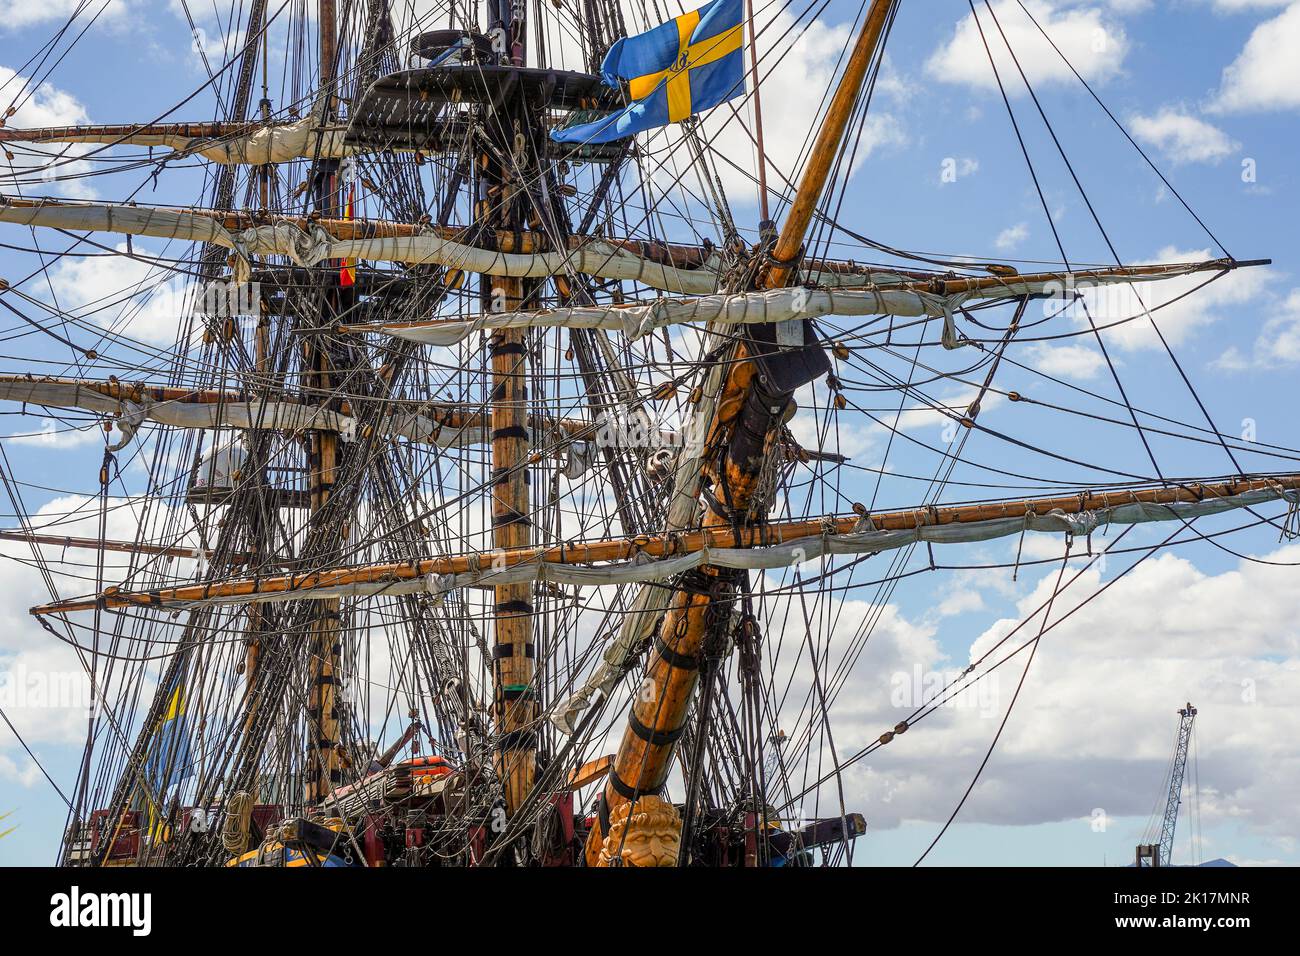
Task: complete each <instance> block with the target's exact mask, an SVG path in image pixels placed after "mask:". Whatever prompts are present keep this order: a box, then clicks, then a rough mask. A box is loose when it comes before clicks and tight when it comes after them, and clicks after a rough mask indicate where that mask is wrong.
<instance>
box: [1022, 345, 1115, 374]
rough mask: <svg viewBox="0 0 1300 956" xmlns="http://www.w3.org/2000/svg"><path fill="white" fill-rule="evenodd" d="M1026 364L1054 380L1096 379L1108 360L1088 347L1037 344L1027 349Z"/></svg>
mask: <svg viewBox="0 0 1300 956" xmlns="http://www.w3.org/2000/svg"><path fill="white" fill-rule="evenodd" d="M1025 362H1026V364H1028V365H1032V366H1033V367H1034V368H1036V369H1038V371H1040V372H1042V373H1043V374H1044V375H1051V376H1052V377H1053V378H1074V379H1079V378H1082V379H1088V378H1096V377H1097V373H1098V372H1100V371H1101V370H1102V369H1103V368H1105V366H1106V359H1105V357H1104V356H1103V355H1102V354H1101V352H1099V351H1097V350H1096V349H1094V348H1089V347H1088V346H1086V345H1048V344H1047V343H1045V342H1036V343H1034V344H1032V345H1030V346H1029V347H1028V348H1026V349H1025Z"/></svg>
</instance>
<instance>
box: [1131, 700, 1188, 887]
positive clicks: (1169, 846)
mask: <svg viewBox="0 0 1300 956" xmlns="http://www.w3.org/2000/svg"><path fill="white" fill-rule="evenodd" d="M1178 716H1179V718H1180V719H1179V722H1178V742H1177V743H1176V744H1175V745H1174V763H1173V768H1172V769H1171V771H1170V773H1169V797H1168V799H1167V800H1166V802H1165V816H1164V820H1163V821H1162V822H1161V824H1160V842H1159V843H1142V844H1139V845H1138V848H1137V865H1138V866H1139V867H1143V866H1169V858H1170V857H1171V856H1172V855H1173V852H1174V829H1175V827H1177V825H1178V807H1179V806H1180V805H1181V804H1182V802H1183V773H1184V772H1185V771H1186V769H1187V748H1188V746H1189V744H1190V743H1191V740H1192V725H1193V724H1194V723H1195V722H1196V708H1195V707H1193V706H1192V705H1191V703H1190V702H1189V703H1188V704H1187V706H1186V707H1184V708H1183V709H1182V710H1180V711H1178Z"/></svg>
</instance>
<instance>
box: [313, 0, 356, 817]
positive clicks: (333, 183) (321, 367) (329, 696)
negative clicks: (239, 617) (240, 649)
mask: <svg viewBox="0 0 1300 956" xmlns="http://www.w3.org/2000/svg"><path fill="white" fill-rule="evenodd" d="M319 20H320V23H319V28H320V29H319V37H320V51H319V53H320V95H321V96H322V97H324V98H325V102H324V113H323V114H322V116H323V121H328V119H329V118H330V117H332V116H333V115H334V109H335V102H336V101H335V96H334V81H335V76H334V73H335V63H336V62H337V60H338V17H337V9H336V5H335V0H320V9H319ZM337 176H338V162H337V161H335V160H320V161H318V162H317V164H316V169H315V179H316V209H317V211H318V212H319V213H320V214H321V215H322V216H327V217H329V218H337V217H338V205H339V204H338V182H337ZM331 275H333V273H331ZM335 281H337V278H335ZM338 294H339V293H338V290H337V289H336V288H333V287H331V288H328V289H326V290H325V292H324V295H323V297H322V299H323V301H322V306H321V311H322V315H321V318H322V325H323V326H324V327H328V326H329V323H330V322H331V321H332V320H333V313H334V311H335V307H336V306H337V305H338ZM305 359H306V368H304V369H303V372H304V375H303V378H304V382H303V384H304V385H305V386H307V388H308V389H309V390H311V391H313V392H315V394H316V396H317V399H318V401H319V402H320V403H321V404H322V405H324V404H326V403H327V402H329V393H330V391H331V385H332V376H331V374H330V360H329V354H328V352H326V350H325V349H324V348H322V346H321V340H320V337H319V336H313V337H312V339H311V340H310V341H309V343H308V344H307V347H306V352H305ZM308 441H309V445H308V449H309V450H308V467H307V472H308V487H307V491H308V498H309V501H310V509H311V511H310V517H309V519H308V526H309V528H310V530H311V532H312V534H309V536H308V540H309V541H310V540H311V539H312V538H313V537H315V536H317V535H323V534H328V533H329V529H327V528H320V527H317V525H318V524H319V516H320V515H321V514H322V512H324V511H325V505H326V504H327V503H328V501H329V498H330V494H331V492H332V489H333V487H334V478H335V474H336V471H337V468H338V464H339V461H338V456H339V435H338V432H336V431H328V430H313V431H312V432H311V433H310V435H309V438H308ZM347 531H348V529H347V528H346V527H344V528H340V529H338V531H337V532H336V533H337V535H338V540H339V543H341V542H342V541H343V539H344V538H346V536H347ZM340 607H341V604H340V602H339V600H338V599H337V598H334V599H332V600H328V601H321V602H319V604H318V605H317V607H316V609H315V612H314V614H313V615H312V619H311V623H310V624H309V625H308V630H307V633H308V637H309V640H308V654H309V657H308V667H307V672H308V686H307V724H306V734H307V748H306V755H305V756H306V759H305V761H304V765H303V803H304V804H305V805H306V806H307V807H312V806H314V805H316V804H318V803H320V802H321V801H322V800H324V799H325V798H326V797H327V796H328V795H329V794H330V792H331V791H332V790H333V789H334V788H336V787H339V786H341V785H342V783H343V775H342V773H343V772H342V766H341V762H340V759H339V694H338V687H339V664H340V659H341V657H342V627H341V618H340Z"/></svg>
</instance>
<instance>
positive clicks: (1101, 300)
mask: <svg viewBox="0 0 1300 956" xmlns="http://www.w3.org/2000/svg"><path fill="white" fill-rule="evenodd" d="M1212 258H1214V254H1213V253H1212V252H1211V250H1209V249H1178V248H1176V247H1174V246H1166V247H1165V248H1163V249H1161V250H1160V251H1159V252H1157V253H1156V254H1155V256H1153V257H1152V258H1150V259H1148V260H1146V261H1148V262H1150V263H1173V262H1200V261H1204V260H1207V259H1212ZM1209 275H1210V274H1207V273H1198V274H1193V275H1189V276H1179V277H1176V278H1171V279H1165V280H1161V281H1158V282H1148V283H1138V284H1134V285H1126V284H1117V285H1110V286H1094V287H1091V288H1088V289H1085V290H1083V298H1084V300H1085V301H1086V302H1087V306H1088V312H1089V313H1090V314H1091V316H1092V319H1093V321H1094V322H1096V324H1097V325H1098V326H1110V327H1109V328H1105V329H1104V330H1103V331H1102V335H1103V336H1105V339H1106V343H1107V345H1110V344H1111V343H1114V344H1115V345H1118V346H1119V347H1120V348H1122V349H1125V350H1129V351H1133V350H1137V349H1149V348H1160V339H1159V337H1158V336H1157V335H1156V331H1155V329H1154V328H1153V327H1152V324H1151V321H1150V320H1148V319H1147V317H1146V315H1145V314H1144V312H1143V305H1144V304H1145V306H1146V308H1147V309H1151V310H1156V309H1157V307H1158V306H1163V307H1162V308H1159V309H1158V311H1152V312H1151V317H1152V319H1154V321H1155V323H1156V324H1157V325H1158V326H1159V327H1160V331H1161V333H1163V335H1164V337H1165V340H1166V341H1167V342H1168V343H1169V344H1170V345H1171V346H1176V345H1178V344H1180V343H1182V342H1184V341H1186V340H1187V339H1188V338H1189V337H1190V336H1191V335H1192V334H1193V333H1194V332H1195V331H1196V330H1198V329H1201V328H1204V327H1205V326H1207V325H1210V324H1212V323H1214V322H1217V321H1218V320H1219V319H1221V318H1223V317H1224V316H1225V315H1227V314H1229V313H1230V310H1232V309H1234V308H1237V307H1240V306H1243V305H1245V304H1247V303H1249V302H1251V301H1252V300H1253V299H1255V298H1256V297H1257V296H1259V295H1260V294H1261V293H1262V292H1263V291H1264V290H1265V289H1266V288H1267V287H1268V285H1269V283H1270V282H1271V281H1272V273H1271V271H1270V270H1268V269H1264V268H1251V269H1238V270H1236V271H1233V272H1229V273H1228V274H1227V275H1225V276H1223V277H1222V278H1220V279H1217V280H1215V281H1213V282H1210V283H1209V284H1208V285H1204V283H1205V282H1206V279H1207V278H1209ZM1198 287H1200V288H1198ZM1194 289H1195V290H1196V291H1193V290H1194ZM1188 293H1190V294H1188ZM1179 296H1186V297H1185V298H1181V299H1180V298H1179ZM1166 303H1168V304H1166ZM1060 305H1061V303H1060V301H1059V300H1052V299H1049V300H1045V301H1044V306H1043V307H1044V309H1045V310H1047V311H1048V312H1049V313H1055V312H1056V311H1057V310H1058V309H1059V308H1060ZM1071 312H1072V313H1073V314H1074V319H1075V321H1076V323H1077V324H1078V325H1079V326H1080V327H1082V328H1086V327H1087V326H1088V319H1087V316H1086V315H1085V314H1084V312H1083V310H1082V309H1080V308H1077V307H1076V308H1073V309H1072V310H1071ZM1133 316H1136V318H1132V319H1131V321H1123V320H1126V319H1130V318H1131V317H1133ZM1112 323H1121V324H1112Z"/></svg>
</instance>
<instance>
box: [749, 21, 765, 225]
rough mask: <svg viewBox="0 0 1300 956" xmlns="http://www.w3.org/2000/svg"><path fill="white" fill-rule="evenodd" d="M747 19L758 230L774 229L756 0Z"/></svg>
mask: <svg viewBox="0 0 1300 956" xmlns="http://www.w3.org/2000/svg"><path fill="white" fill-rule="evenodd" d="M745 18H746V19H747V20H748V21H749V64H750V72H751V73H752V74H753V76H754V142H755V145H756V146H757V147H758V230H759V235H760V237H761V236H762V234H763V231H764V230H770V229H771V228H772V220H771V215H770V213H769V212H768V208H767V158H766V154H765V152H764V149H763V102H762V98H761V97H760V96H759V94H758V33H757V32H756V31H755V30H754V0H745Z"/></svg>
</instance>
